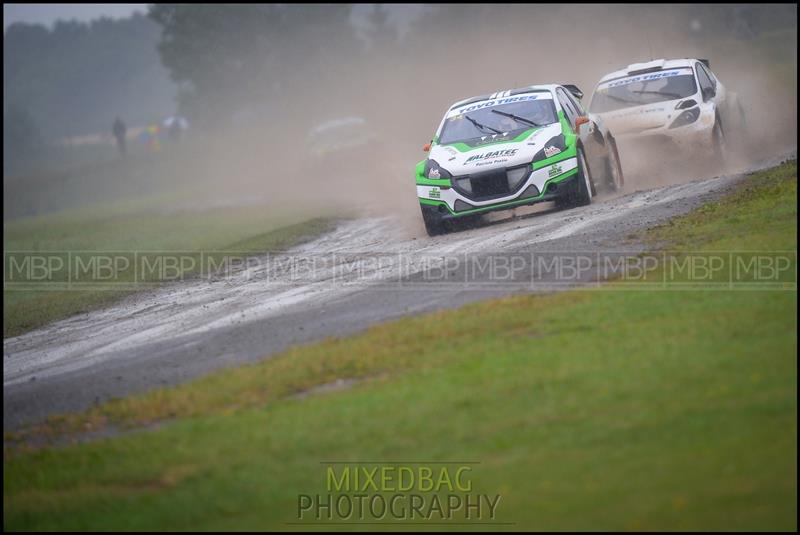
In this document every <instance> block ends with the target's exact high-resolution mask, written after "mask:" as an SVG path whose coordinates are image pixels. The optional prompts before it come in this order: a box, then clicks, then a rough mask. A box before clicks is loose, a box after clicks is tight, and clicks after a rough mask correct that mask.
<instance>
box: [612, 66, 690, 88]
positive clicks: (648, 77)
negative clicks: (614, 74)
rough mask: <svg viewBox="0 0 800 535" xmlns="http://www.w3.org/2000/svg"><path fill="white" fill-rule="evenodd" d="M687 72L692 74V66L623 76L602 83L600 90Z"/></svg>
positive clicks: (682, 74)
mask: <svg viewBox="0 0 800 535" xmlns="http://www.w3.org/2000/svg"><path fill="white" fill-rule="evenodd" d="M687 74H688V75H691V74H692V69H691V67H682V68H680V69H670V70H666V71H658V72H651V73H648V74H640V75H638V76H630V77H628V78H622V79H620V80H612V81H610V82H605V83H603V84H600V87H598V90H599V89H611V88H612V87H617V86H620V85H628V84H635V83H637V82H649V81H651V80H658V79H659V78H669V77H671V76H684V75H687Z"/></svg>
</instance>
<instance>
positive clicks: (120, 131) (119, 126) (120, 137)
mask: <svg viewBox="0 0 800 535" xmlns="http://www.w3.org/2000/svg"><path fill="white" fill-rule="evenodd" d="M127 131H128V129H127V128H126V127H125V123H123V122H122V119H120V118H119V116H117V118H116V119H114V128H113V132H114V137H115V138H117V148H118V149H119V154H120V156H123V157H124V156H125V153H126V147H125V134H126V133H127Z"/></svg>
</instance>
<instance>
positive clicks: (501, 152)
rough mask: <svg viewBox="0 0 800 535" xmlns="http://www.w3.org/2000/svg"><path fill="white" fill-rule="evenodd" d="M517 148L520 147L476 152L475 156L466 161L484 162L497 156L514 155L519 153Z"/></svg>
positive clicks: (506, 156)
mask: <svg viewBox="0 0 800 535" xmlns="http://www.w3.org/2000/svg"><path fill="white" fill-rule="evenodd" d="M517 150H518V149H506V150H495V151H492V152H485V153H483V154H476V155H475V156H470V157H469V158H467V161H466V162H464V163H465V164H467V163H471V162H484V161H486V160H493V159H495V158H508V157H510V156H514V155H515V154H516V153H517Z"/></svg>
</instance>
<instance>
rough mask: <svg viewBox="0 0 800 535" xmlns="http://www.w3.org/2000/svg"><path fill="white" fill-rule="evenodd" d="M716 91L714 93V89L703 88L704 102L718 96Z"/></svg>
mask: <svg viewBox="0 0 800 535" xmlns="http://www.w3.org/2000/svg"><path fill="white" fill-rule="evenodd" d="M716 94H717V93H716V91H714V88H713V87H704V88H703V102H708V101H709V99H711V98H712V97H713V96H714V95H716Z"/></svg>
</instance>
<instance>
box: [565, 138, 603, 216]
mask: <svg viewBox="0 0 800 535" xmlns="http://www.w3.org/2000/svg"><path fill="white" fill-rule="evenodd" d="M575 177H576V179H577V180H575V181H574V184H573V185H572V187H571V188H569V191H568V193H566V194H565V195H564V196H563V197H561V198H559V199H556V208H559V209H563V208H574V207H576V206H586V205H589V204H591V203H592V193H593V191H594V186H593V184H592V176H591V174H590V173H589V167H588V166H587V165H586V158H585V157H584V156H583V149H581V148H578V172H577V174H576V175H575Z"/></svg>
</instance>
